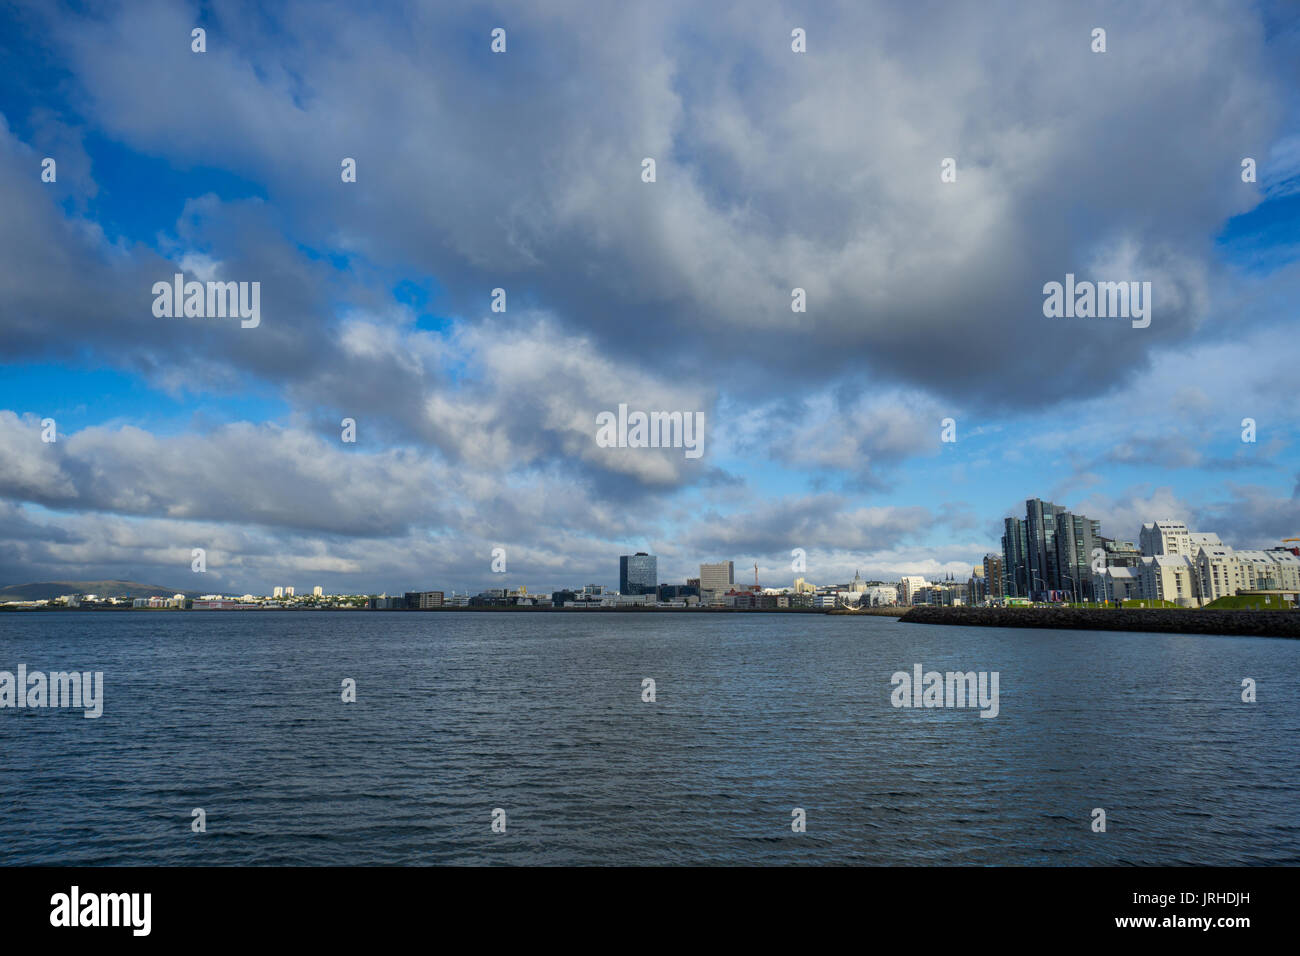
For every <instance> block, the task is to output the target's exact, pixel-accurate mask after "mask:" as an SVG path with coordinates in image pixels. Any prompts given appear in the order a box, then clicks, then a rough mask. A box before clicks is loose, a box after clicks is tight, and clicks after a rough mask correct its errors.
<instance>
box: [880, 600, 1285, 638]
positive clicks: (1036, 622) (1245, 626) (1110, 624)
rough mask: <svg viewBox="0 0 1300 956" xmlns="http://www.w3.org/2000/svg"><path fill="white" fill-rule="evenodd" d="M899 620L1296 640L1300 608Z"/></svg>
mask: <svg viewBox="0 0 1300 956" xmlns="http://www.w3.org/2000/svg"><path fill="white" fill-rule="evenodd" d="M899 620H900V621H902V622H903V623H904V624H956V625H964V626H966V627H1029V628H1047V629H1051V630H1058V631H1145V632H1148V633H1151V632H1155V633H1166V634H1219V635H1224V636H1228V637H1282V638H1291V639H1293V640H1295V639H1300V611H1255V610H1209V609H1205V608H1082V607H1070V608H1067V607H1062V608H1040V607H1034V608H1028V607H1026V608H1009V607H1008V608H999V607H928V606H921V607H913V608H911V609H909V610H908V611H907V613H906V614H904V615H903V616H902V617H901V618H900V619H899Z"/></svg>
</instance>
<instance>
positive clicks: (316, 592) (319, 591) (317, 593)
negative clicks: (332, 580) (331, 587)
mask: <svg viewBox="0 0 1300 956" xmlns="http://www.w3.org/2000/svg"><path fill="white" fill-rule="evenodd" d="M324 594H325V589H324V588H322V587H321V586H320V585H319V584H318V585H316V586H315V587H314V588H312V589H311V596H312V597H322V596H323V595H324Z"/></svg>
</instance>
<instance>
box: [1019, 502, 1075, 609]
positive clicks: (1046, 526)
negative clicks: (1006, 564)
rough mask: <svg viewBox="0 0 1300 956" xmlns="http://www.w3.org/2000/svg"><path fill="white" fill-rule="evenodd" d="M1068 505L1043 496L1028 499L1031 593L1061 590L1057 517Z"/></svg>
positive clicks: (1027, 524)
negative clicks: (1057, 556)
mask: <svg viewBox="0 0 1300 956" xmlns="http://www.w3.org/2000/svg"><path fill="white" fill-rule="evenodd" d="M1064 512H1065V508H1063V507H1062V506H1061V505H1054V504H1052V503H1051V502H1050V501H1044V500H1043V499H1042V498H1030V499H1028V500H1027V501H1026V502H1025V533H1026V537H1027V538H1028V541H1029V578H1030V580H1029V593H1030V596H1033V595H1035V594H1038V593H1040V592H1043V591H1049V590H1060V589H1061V588H1060V580H1061V577H1060V568H1059V566H1058V564H1057V558H1056V518H1057V516H1058V515H1060V514H1063V513H1064Z"/></svg>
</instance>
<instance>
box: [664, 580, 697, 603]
mask: <svg viewBox="0 0 1300 956" xmlns="http://www.w3.org/2000/svg"><path fill="white" fill-rule="evenodd" d="M699 596H700V587H699V585H698V584H661V585H659V594H658V599H659V600H660V601H685V600H686V599H687V598H688V597H695V598H698V597H699Z"/></svg>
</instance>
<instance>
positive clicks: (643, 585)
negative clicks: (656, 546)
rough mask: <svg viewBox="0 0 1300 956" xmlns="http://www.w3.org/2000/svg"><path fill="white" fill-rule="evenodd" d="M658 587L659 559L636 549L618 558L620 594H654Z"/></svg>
mask: <svg viewBox="0 0 1300 956" xmlns="http://www.w3.org/2000/svg"><path fill="white" fill-rule="evenodd" d="M658 587H659V559H658V558H656V557H655V556H654V555H653V554H646V553H645V552H644V551H638V552H637V553H636V554H625V555H623V556H622V557H620V558H619V559H618V591H619V593H620V594H654V593H655V592H656V590H657V589H658Z"/></svg>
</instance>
